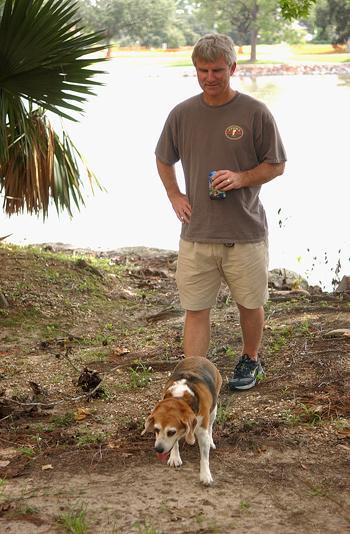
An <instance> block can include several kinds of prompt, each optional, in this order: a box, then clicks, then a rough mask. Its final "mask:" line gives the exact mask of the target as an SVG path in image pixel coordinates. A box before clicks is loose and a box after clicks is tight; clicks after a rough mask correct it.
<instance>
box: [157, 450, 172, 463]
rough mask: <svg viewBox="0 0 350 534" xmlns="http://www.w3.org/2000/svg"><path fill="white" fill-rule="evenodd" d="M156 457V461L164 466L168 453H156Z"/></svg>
mask: <svg viewBox="0 0 350 534" xmlns="http://www.w3.org/2000/svg"><path fill="white" fill-rule="evenodd" d="M156 456H157V458H158V460H160V461H161V462H163V464H164V463H165V462H166V461H167V459H168V456H169V453H168V452H156Z"/></svg>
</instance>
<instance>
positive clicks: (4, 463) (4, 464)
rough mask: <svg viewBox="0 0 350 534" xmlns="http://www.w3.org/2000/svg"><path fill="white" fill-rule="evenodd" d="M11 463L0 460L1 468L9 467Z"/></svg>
mask: <svg viewBox="0 0 350 534" xmlns="http://www.w3.org/2000/svg"><path fill="white" fill-rule="evenodd" d="M9 463H10V460H0V467H7V466H8V465H9Z"/></svg>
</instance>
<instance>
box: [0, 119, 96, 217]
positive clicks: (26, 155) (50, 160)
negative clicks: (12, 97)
mask: <svg viewBox="0 0 350 534" xmlns="http://www.w3.org/2000/svg"><path fill="white" fill-rule="evenodd" d="M77 156H78V157H79V156H80V155H79V153H78V152H77V150H76V148H75V146H74V144H73V143H72V142H71V140H70V138H69V136H68V135H67V134H66V133H65V132H63V134H62V139H61V138H60V136H59V135H58V134H57V133H56V132H55V131H54V130H53V128H52V126H51V124H50V122H49V121H48V119H47V118H46V117H45V115H44V113H43V112H42V111H35V112H32V113H28V116H27V121H26V124H25V135H21V136H19V137H18V138H17V140H16V141H15V142H14V143H12V145H11V147H10V158H9V160H8V162H7V163H6V164H5V165H4V166H1V167H0V188H1V189H2V191H3V194H4V206H3V207H4V210H5V212H6V213H7V214H9V215H12V214H15V213H21V212H23V211H24V210H25V209H26V210H27V211H28V212H29V213H31V214H33V213H39V212H42V214H43V216H44V218H45V217H46V216H47V214H48V208H49V204H50V199H51V198H52V199H53V201H54V203H55V205H56V209H57V211H58V212H60V211H62V209H66V210H67V211H68V213H69V214H70V215H72V206H73V204H75V205H76V207H77V208H78V209H79V207H80V206H81V205H84V200H83V197H82V194H81V185H82V183H81V180H80V178H79V176H80V171H81V168H80V167H79V164H78V161H77ZM88 174H89V176H91V171H89V170H88Z"/></svg>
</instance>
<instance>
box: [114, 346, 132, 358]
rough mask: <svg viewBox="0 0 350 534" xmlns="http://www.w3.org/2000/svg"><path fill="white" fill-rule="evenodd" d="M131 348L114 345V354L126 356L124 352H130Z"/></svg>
mask: <svg viewBox="0 0 350 534" xmlns="http://www.w3.org/2000/svg"><path fill="white" fill-rule="evenodd" d="M129 352H130V350H129V349H127V348H126V347H114V348H113V352H112V356H124V354H129Z"/></svg>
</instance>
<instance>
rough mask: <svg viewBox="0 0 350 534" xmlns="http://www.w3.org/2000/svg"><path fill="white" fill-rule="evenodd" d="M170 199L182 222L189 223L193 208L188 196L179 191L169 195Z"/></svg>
mask: <svg viewBox="0 0 350 534" xmlns="http://www.w3.org/2000/svg"><path fill="white" fill-rule="evenodd" d="M169 200H170V202H171V205H172V207H173V210H174V211H175V213H176V216H177V218H178V219H179V220H180V221H181V222H182V223H185V224H188V223H189V222H190V218H191V213H192V208H191V204H190V203H189V200H188V198H187V196H186V195H184V194H183V193H180V192H179V193H176V194H175V195H173V196H171V197H170V196H169Z"/></svg>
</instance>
